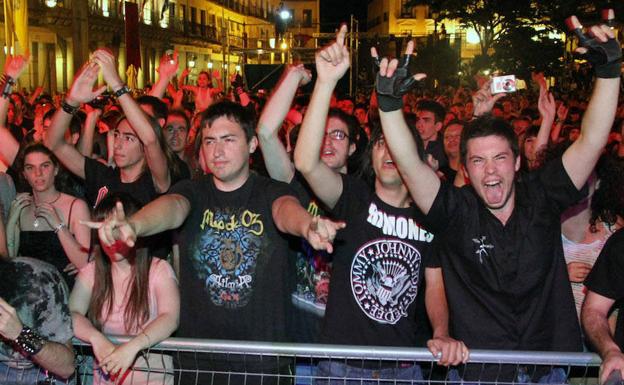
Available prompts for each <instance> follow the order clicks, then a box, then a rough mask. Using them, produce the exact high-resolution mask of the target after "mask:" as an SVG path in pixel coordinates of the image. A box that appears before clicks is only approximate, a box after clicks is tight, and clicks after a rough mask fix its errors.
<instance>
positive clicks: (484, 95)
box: [472, 79, 505, 116]
mask: <svg viewBox="0 0 624 385" xmlns="http://www.w3.org/2000/svg"><path fill="white" fill-rule="evenodd" d="M491 86H492V80H491V79H490V80H488V81H487V82H485V83H483V85H482V86H481V88H480V89H479V91H477V92H475V93H474V95H472V104H473V105H474V108H473V111H472V115H473V116H481V115H483V114H486V113H488V112H490V111H492V108H494V104H496V102H497V101H499V99H502V98H504V97H505V94H504V93H500V94H496V95H492V90H491Z"/></svg>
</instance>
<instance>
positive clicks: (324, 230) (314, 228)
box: [305, 217, 346, 253]
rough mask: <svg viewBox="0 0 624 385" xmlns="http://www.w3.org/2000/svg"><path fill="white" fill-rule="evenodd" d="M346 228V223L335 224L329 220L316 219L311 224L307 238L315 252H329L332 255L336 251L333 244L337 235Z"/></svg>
mask: <svg viewBox="0 0 624 385" xmlns="http://www.w3.org/2000/svg"><path fill="white" fill-rule="evenodd" d="M345 227H346V224H345V223H344V222H333V221H330V220H329V219H327V218H321V217H314V218H312V221H311V222H310V226H309V228H308V231H307V232H306V235H305V238H306V240H307V241H308V243H309V244H310V246H312V247H313V248H314V249H315V250H327V252H328V253H332V252H333V251H334V247H333V245H332V243H333V242H334V238H336V233H337V232H338V230H341V229H344V228H345Z"/></svg>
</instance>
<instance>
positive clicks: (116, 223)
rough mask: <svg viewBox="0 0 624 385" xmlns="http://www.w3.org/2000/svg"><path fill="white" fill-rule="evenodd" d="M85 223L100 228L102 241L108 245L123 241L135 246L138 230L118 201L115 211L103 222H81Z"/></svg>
mask: <svg viewBox="0 0 624 385" xmlns="http://www.w3.org/2000/svg"><path fill="white" fill-rule="evenodd" d="M81 223H82V224H83V225H86V226H88V227H89V228H92V229H97V230H98V236H99V238H100V241H101V242H102V243H103V244H104V245H106V246H113V245H115V244H116V243H117V242H119V241H121V242H122V243H125V244H126V245H127V246H128V247H134V244H135V242H136V238H137V236H136V232H135V230H134V228H133V227H132V224H131V223H130V222H129V221H128V220H127V219H126V214H125V213H124V209H123V205H122V204H121V202H117V205H116V206H115V209H114V210H113V212H112V213H111V214H110V215H109V216H108V217H107V218H106V219H105V220H104V221H103V222H88V221H83V222H81Z"/></svg>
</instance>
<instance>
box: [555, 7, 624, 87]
mask: <svg viewBox="0 0 624 385" xmlns="http://www.w3.org/2000/svg"><path fill="white" fill-rule="evenodd" d="M603 16H606V17H605V19H606V20H605V22H606V23H607V24H611V20H612V19H613V18H614V17H615V15H614V14H613V10H607V12H606V14H605V13H603ZM566 24H567V26H568V28H569V29H570V30H571V31H572V32H574V33H575V34H576V36H577V37H578V39H579V44H580V45H581V47H579V48H577V49H576V52H578V53H580V54H582V55H584V56H585V57H586V58H587V61H589V62H590V63H591V64H592V66H593V67H594V70H595V72H596V77H599V78H605V79H612V78H618V77H620V75H621V72H622V64H621V63H622V47H621V46H620V43H619V42H618V41H617V40H616V39H615V33H614V31H613V29H612V28H611V27H610V26H609V25H607V24H602V25H595V26H592V27H591V28H590V30H589V33H590V35H591V36H593V38H590V37H588V36H586V35H585V34H584V33H583V26H582V25H581V23H580V22H579V20H578V19H577V18H576V16H570V17H569V18H568V19H566Z"/></svg>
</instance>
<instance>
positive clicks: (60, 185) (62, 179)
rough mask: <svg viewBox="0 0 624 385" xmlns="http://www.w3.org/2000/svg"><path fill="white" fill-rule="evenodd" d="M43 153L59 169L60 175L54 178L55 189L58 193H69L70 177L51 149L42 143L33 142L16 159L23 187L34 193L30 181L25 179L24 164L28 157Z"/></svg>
mask: <svg viewBox="0 0 624 385" xmlns="http://www.w3.org/2000/svg"><path fill="white" fill-rule="evenodd" d="M36 152H38V153H41V154H44V155H46V156H47V157H48V158H50V161H52V163H53V164H54V167H56V168H57V169H58V174H57V175H56V176H55V177H54V187H55V188H56V189H57V190H58V191H62V192H67V191H69V190H70V189H69V188H68V183H69V182H68V175H67V174H66V173H65V170H64V168H63V167H61V164H60V163H59V161H58V159H57V158H56V156H54V154H53V153H52V151H50V149H49V148H47V147H46V146H44V145H43V144H42V143H41V142H32V143H29V144H27V145H26V146H24V147H22V148H21V149H20V152H19V154H18V155H17V157H16V159H15V166H16V169H17V170H18V171H19V180H20V183H21V185H22V186H24V187H26V188H27V189H28V191H29V192H32V187H31V186H30V185H29V184H28V181H27V180H26V178H25V177H24V163H25V161H26V156H27V155H29V154H33V153H36Z"/></svg>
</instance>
